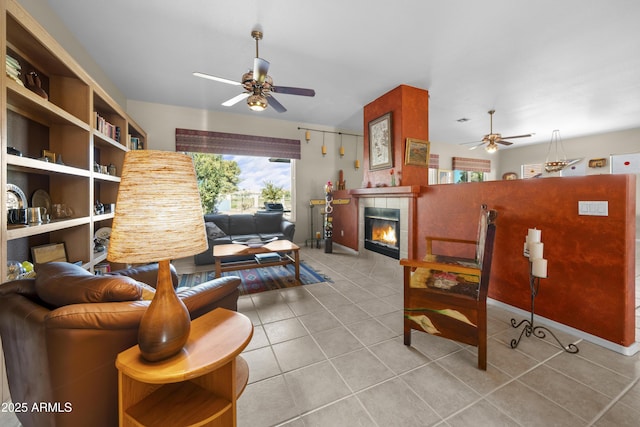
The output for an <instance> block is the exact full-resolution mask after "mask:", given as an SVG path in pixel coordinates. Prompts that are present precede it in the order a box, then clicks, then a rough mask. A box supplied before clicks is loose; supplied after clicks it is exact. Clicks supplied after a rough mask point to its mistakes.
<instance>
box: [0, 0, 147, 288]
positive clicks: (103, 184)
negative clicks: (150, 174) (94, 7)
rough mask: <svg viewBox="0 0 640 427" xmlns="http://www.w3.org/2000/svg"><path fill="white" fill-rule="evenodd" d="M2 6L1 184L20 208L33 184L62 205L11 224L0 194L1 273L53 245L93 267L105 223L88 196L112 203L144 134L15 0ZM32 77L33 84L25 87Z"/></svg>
mask: <svg viewBox="0 0 640 427" xmlns="http://www.w3.org/2000/svg"><path fill="white" fill-rule="evenodd" d="M0 7H1V16H0V29H2V30H1V32H2V33H1V35H0V51H2V53H3V56H6V55H7V54H8V55H10V56H11V58H13V59H11V60H10V61H8V62H7V61H3V63H2V69H1V70H0V72H1V75H2V85H1V91H2V94H1V95H0V130H1V132H0V136H1V140H2V145H1V150H2V155H1V159H2V160H1V173H0V185H1V186H2V188H3V189H7V185H8V184H13V185H16V186H17V187H19V188H20V189H21V190H22V192H23V193H24V194H25V196H26V205H27V206H28V207H31V206H32V197H33V195H34V193H35V192H36V191H37V190H41V191H39V194H40V195H42V194H43V191H44V192H46V194H48V196H49V198H50V203H51V205H55V204H64V205H65V206H66V207H67V208H68V210H67V211H68V212H70V214H69V215H65V216H64V217H56V218H54V217H53V214H54V212H48V215H49V216H50V217H51V218H50V219H51V220H50V222H44V223H43V224H41V225H30V226H29V225H27V226H21V225H16V224H9V223H8V222H9V221H8V218H7V215H6V212H7V210H8V208H9V204H10V202H9V200H8V197H7V196H8V195H9V194H5V195H4V196H3V197H2V201H1V202H0V207H1V209H2V211H3V212H5V214H3V215H2V220H1V221H0V224H1V225H0V227H1V231H2V237H1V238H0V279H1V281H5V280H6V279H7V277H8V272H9V271H8V267H7V263H8V261H14V260H15V261H18V262H22V261H25V260H31V248H32V247H34V246H40V245H46V244H51V243H61V242H64V244H65V246H66V251H67V257H68V260H69V261H74V262H75V261H80V262H81V263H82V265H83V266H84V268H86V269H88V270H89V271H93V269H94V266H95V265H97V264H99V263H101V262H104V261H105V258H106V251H103V252H94V235H95V232H96V231H97V230H99V229H101V228H104V227H110V226H111V222H112V220H113V212H111V211H104V212H100V211H96V209H95V206H96V202H98V201H99V202H100V203H101V204H103V205H105V206H110V205H111V204H113V203H115V202H116V196H117V193H118V186H119V184H120V172H121V170H122V163H123V160H124V154H125V152H126V151H127V150H129V149H131V148H133V149H139V148H143V147H144V148H146V133H145V132H144V130H142V128H141V127H140V126H138V125H137V124H136V123H135V122H134V121H133V120H132V119H131V118H130V117H129V116H128V115H127V114H126V113H125V112H124V110H123V109H122V107H121V106H119V105H118V104H117V103H116V102H115V101H114V100H113V99H112V98H111V97H110V96H109V95H108V94H107V93H106V92H105V91H104V90H103V89H102V88H101V87H100V86H98V85H97V84H96V82H95V81H94V80H93V79H92V78H91V76H89V75H88V74H87V73H86V72H85V71H84V70H83V69H82V68H81V67H80V66H79V65H78V64H77V63H76V62H75V60H74V59H73V58H72V57H71V56H70V55H69V54H68V53H67V52H66V51H65V50H64V49H63V48H62V47H61V46H60V45H59V44H58V43H57V42H56V40H54V39H53V38H52V37H51V36H50V35H49V34H48V33H47V32H46V31H45V30H44V29H43V28H42V26H41V25H40V24H38V22H36V21H35V20H34V19H33V18H32V17H31V16H30V15H29V14H28V13H27V12H26V11H25V10H24V9H23V8H22V7H21V6H20V5H19V4H18V3H17V2H16V1H15V0H0ZM14 60H17V62H18V63H19V67H18V71H19V73H20V76H19V77H18V79H16V78H15V73H16V67H15V61H14ZM29 73H35V74H32V78H31V79H27V78H26V76H27V75H28V74H29ZM35 75H37V81H38V83H39V86H38V87H34V86H30V85H29V83H30V80H31V81H33V76H35ZM18 80H20V81H18ZM20 82H22V83H23V84H21V83H20ZM132 140H133V141H134V142H136V144H135V146H133V147H132V144H131V141H132ZM16 150H17V151H16ZM9 152H11V153H12V154H9ZM45 154H46V157H47V160H48V161H45ZM3 191H8V190H3ZM45 200H46V201H47V203H48V202H49V201H48V200H47V199H46V198H45ZM45 204H46V203H45ZM50 210H53V209H50Z"/></svg>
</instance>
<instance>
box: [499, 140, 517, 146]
mask: <svg viewBox="0 0 640 427" xmlns="http://www.w3.org/2000/svg"><path fill="white" fill-rule="evenodd" d="M496 142H497V143H498V144H502V145H513V142H511V141H505V140H504V139H497V140H496Z"/></svg>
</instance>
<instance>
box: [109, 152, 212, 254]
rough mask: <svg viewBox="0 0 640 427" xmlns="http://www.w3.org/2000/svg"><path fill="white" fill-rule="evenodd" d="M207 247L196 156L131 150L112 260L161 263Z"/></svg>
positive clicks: (122, 183)
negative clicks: (196, 171)
mask: <svg viewBox="0 0 640 427" xmlns="http://www.w3.org/2000/svg"><path fill="white" fill-rule="evenodd" d="M206 249H207V237H206V231H205V228H204V219H203V213H202V205H201V204H200V193H199V192H198V185H197V182H196V174H195V169H194V167H193V160H192V159H191V157H189V156H187V155H185V154H181V153H174V152H168V151H153V150H132V151H128V152H127V153H126V154H125V158H124V165H123V168H122V177H121V180H120V189H119V190H118V200H117V202H116V215H115V218H114V220H113V227H112V231H111V238H110V240H109V255H108V259H109V260H110V261H113V262H124V263H127V262H135V263H143V262H156V261H160V260H162V259H175V258H183V257H187V256H190V255H195V254H197V253H200V252H202V251H205V250H206Z"/></svg>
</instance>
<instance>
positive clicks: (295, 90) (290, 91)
mask: <svg viewBox="0 0 640 427" xmlns="http://www.w3.org/2000/svg"><path fill="white" fill-rule="evenodd" d="M271 91H272V92H276V93H284V94H287V95H301V96H316V91H315V90H313V89H304V88H301V87H289V86H273V87H272V88H271Z"/></svg>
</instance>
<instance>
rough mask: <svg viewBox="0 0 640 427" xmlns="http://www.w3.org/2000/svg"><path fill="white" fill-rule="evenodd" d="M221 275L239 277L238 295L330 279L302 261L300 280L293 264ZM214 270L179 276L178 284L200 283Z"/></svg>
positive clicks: (192, 284)
mask: <svg viewBox="0 0 640 427" xmlns="http://www.w3.org/2000/svg"><path fill="white" fill-rule="evenodd" d="M222 276H237V277H240V280H242V283H241V284H240V287H239V289H240V295H247V294H255V293H258V292H264V291H271V290H273V289H284V288H292V287H294V286H300V285H310V284H312V283H320V282H330V281H331V279H329V278H328V277H326V276H325V275H324V274H321V273H319V272H317V271H315V270H314V269H313V268H311V267H309V266H308V265H307V264H305V263H304V261H300V282H298V281H297V280H296V278H295V268H294V266H293V265H291V264H288V265H284V266H282V265H277V266H275V267H263V268H251V269H247V270H238V271H228V272H224V273H222ZM214 278H215V271H203V272H199V273H193V274H183V275H182V276H180V284H179V286H181V287H182V286H186V287H192V286H196V285H198V284H200V283H204V282H207V281H209V280H213V279H214Z"/></svg>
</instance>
